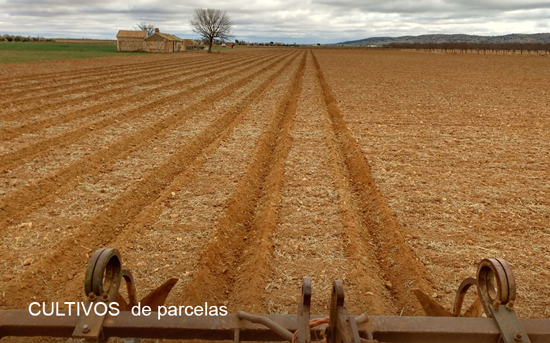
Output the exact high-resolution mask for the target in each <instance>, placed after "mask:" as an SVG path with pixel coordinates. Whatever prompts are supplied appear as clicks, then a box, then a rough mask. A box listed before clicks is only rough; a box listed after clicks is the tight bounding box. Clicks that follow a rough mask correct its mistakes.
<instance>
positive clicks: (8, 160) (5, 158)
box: [0, 58, 269, 170]
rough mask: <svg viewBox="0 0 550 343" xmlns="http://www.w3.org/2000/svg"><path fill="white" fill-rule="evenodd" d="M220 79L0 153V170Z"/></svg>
mask: <svg viewBox="0 0 550 343" xmlns="http://www.w3.org/2000/svg"><path fill="white" fill-rule="evenodd" d="M267 59H269V58H265V59H260V60H257V59H256V60H254V62H253V63H252V64H251V65H250V66H249V65H247V64H245V65H244V66H243V65H242V64H243V62H245V63H246V62H247V60H245V61H242V62H240V63H239V64H240V65H241V66H240V67H238V68H237V69H235V66H234V65H230V66H227V67H224V68H220V69H216V70H214V71H209V72H207V73H203V74H198V75H195V74H193V75H194V76H193V77H199V76H200V77H202V78H209V77H212V76H216V75H218V74H222V73H224V72H226V71H233V72H232V73H231V74H230V75H236V74H237V72H242V71H244V70H246V69H247V68H249V67H251V66H254V65H257V64H258V63H260V62H262V61H265V60H267ZM222 78H223V79H225V78H226V77H225V76H224V75H221V76H217V77H214V78H211V79H208V81H207V82H205V83H202V84H199V85H196V86H191V87H190V88H183V89H182V90H181V91H179V92H178V93H175V94H171V95H169V96H166V97H163V98H160V99H155V100H153V101H152V102H149V103H145V104H142V105H141V106H139V107H136V108H133V109H131V110H129V111H125V112H121V113H119V114H116V115H112V116H109V117H107V118H105V119H103V120H100V121H98V122H94V123H93V124H92V126H93V130H90V126H89V125H86V126H85V127H79V128H77V129H76V130H72V131H69V132H66V133H64V134H61V135H58V136H55V137H53V138H50V139H46V140H42V141H39V142H37V143H35V144H33V145H30V146H26V147H24V148H22V149H19V150H16V151H14V152H11V153H8V154H4V155H2V161H1V163H0V168H1V169H4V170H10V169H13V168H15V167H16V166H17V165H20V164H21V163H24V162H25V161H28V160H29V159H31V158H33V157H35V156H37V155H39V154H40V153H42V152H44V151H47V150H51V149H53V148H54V147H60V146H66V145H69V144H71V143H72V142H74V141H76V140H78V139H82V137H85V136H86V135H90V134H92V133H95V134H97V131H99V130H102V129H104V128H106V127H109V126H110V125H113V124H117V123H119V122H121V121H128V120H131V119H132V118H135V117H136V116H139V115H141V114H143V113H145V112H146V111H149V110H151V109H153V108H161V107H167V106H170V103H171V102H173V101H174V100H176V99H178V98H179V97H181V96H184V95H186V94H191V93H193V92H197V91H198V90H200V89H204V88H205V87H207V86H208V85H213V84H216V83H217V82H219V79H222ZM187 83H188V81H185V80H184V81H178V82H176V84H171V85H170V87H178V88H179V87H181V86H185V85H186V84H187ZM159 87H166V86H159ZM138 99H141V100H144V99H143V96H142V95H141V94H137V95H135V96H132V97H131V98H130V99H129V100H127V101H126V102H128V101H132V100H138ZM113 102H115V103H117V104H123V103H120V102H119V101H118V100H114V101H113ZM144 102H145V101H144ZM105 107H108V108H109V109H111V110H112V109H113V108H116V107H117V105H116V104H113V106H109V104H101V108H105ZM73 114H74V115H78V116H81V115H92V114H93V113H86V112H79V111H76V112H74V113H73ZM69 116H71V114H69Z"/></svg>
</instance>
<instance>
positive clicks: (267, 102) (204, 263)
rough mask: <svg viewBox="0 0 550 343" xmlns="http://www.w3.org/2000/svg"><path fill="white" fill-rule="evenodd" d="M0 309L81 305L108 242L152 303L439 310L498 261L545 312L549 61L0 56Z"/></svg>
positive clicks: (281, 53)
mask: <svg viewBox="0 0 550 343" xmlns="http://www.w3.org/2000/svg"><path fill="white" fill-rule="evenodd" d="M0 80H1V82H0V90H1V91H2V97H1V98H0V232H2V234H1V236H0V256H2V259H1V261H0V308H1V309H12V308H27V306H28V304H29V303H30V302H32V301H47V302H50V301H58V302H64V301H77V300H82V297H83V292H82V284H83V277H84V272H85V267H86V263H87V261H88V258H89V257H90V256H91V254H92V253H93V252H94V251H95V250H96V249H98V248H101V247H112V248H117V249H119V251H120V252H121V255H122V258H123V264H124V266H125V267H126V268H128V269H130V270H132V271H133V273H134V276H135V278H136V282H137V286H138V292H139V293H140V294H141V295H144V294H145V293H146V292H148V291H149V290H151V289H153V288H155V287H156V286H158V285H160V284H161V283H162V282H164V281H165V280H166V279H168V278H170V277H178V278H180V281H179V282H178V284H177V285H176V287H175V289H174V291H173V292H172V293H171V295H170V297H169V298H168V300H167V304H168V305H183V304H191V305H192V304H201V303H204V301H208V302H209V303H211V304H219V305H222V304H224V305H227V306H228V307H229V310H230V312H235V311H237V310H241V309H242V310H248V311H252V312H256V313H267V312H269V313H295V311H296V309H297V304H298V299H299V297H298V294H299V292H300V282H301V278H302V277H303V276H311V277H312V283H313V311H314V312H315V313H327V311H328V306H329V296H330V288H331V284H332V280H334V279H341V280H342V281H343V283H344V286H345V289H346V299H347V304H348V309H349V310H350V312H352V313H360V312H363V311H368V312H369V313H370V314H385V315H395V314H397V315H399V314H403V315H422V314H423V312H422V310H421V307H420V306H419V305H418V304H417V301H416V299H415V298H414V295H412V289H414V288H421V289H423V290H424V291H425V292H427V293H428V294H430V295H432V296H434V297H437V298H438V301H439V302H441V303H442V304H444V305H445V306H446V307H451V306H452V300H453V297H454V294H453V293H454V291H455V290H456V288H457V287H458V285H459V283H460V282H461V281H462V279H463V278H465V277H467V276H474V275H475V268H476V265H477V263H478V262H479V261H480V260H481V259H482V258H483V257H503V258H506V259H507V260H508V261H509V262H510V263H511V265H512V267H513V269H514V271H515V273H516V280H517V282H518V293H519V295H518V301H517V308H518V311H519V312H520V314H521V315H522V316H524V317H550V282H549V280H550V262H548V261H550V248H549V247H550V181H549V176H550V156H549V155H550V110H549V108H550V82H548V80H550V68H549V64H548V61H547V59H546V58H542V57H538V56H477V55H439V54H427V53H414V52H399V51H364V50H359V51H355V50H321V49H314V50H311V51H310V50H305V49H266V50H260V49H258V50H255V49H250V50H238V51H231V52H227V53H223V54H213V55H211V56H207V55H204V54H178V55H174V56H169V55H162V56H140V57H127V58H126V57H124V58H121V57H119V58H116V59H98V60H93V61H92V62H88V61H76V62H70V63H62V62H56V63H33V64H30V65H29V66H25V64H19V65H17V66H16V67H13V66H9V67H8V66H2V67H0Z"/></svg>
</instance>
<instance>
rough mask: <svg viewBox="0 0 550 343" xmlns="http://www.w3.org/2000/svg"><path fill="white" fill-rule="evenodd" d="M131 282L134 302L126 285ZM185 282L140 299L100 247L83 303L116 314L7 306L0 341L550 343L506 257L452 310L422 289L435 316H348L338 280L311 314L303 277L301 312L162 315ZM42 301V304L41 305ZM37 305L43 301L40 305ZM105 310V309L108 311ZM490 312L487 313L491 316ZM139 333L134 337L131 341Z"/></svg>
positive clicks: (480, 273)
mask: <svg viewBox="0 0 550 343" xmlns="http://www.w3.org/2000/svg"><path fill="white" fill-rule="evenodd" d="M122 280H124V282H125V285H126V291H127V294H128V299H127V300H126V299H125V298H124V297H123V296H122V295H121V293H120V292H119V288H120V287H121V284H122ZM176 282H177V279H170V280H168V281H167V282H165V283H164V284H162V285H161V286H160V287H158V288H157V289H155V290H153V291H152V292H151V293H149V294H148V295H147V296H145V297H144V298H142V299H141V300H139V301H138V298H137V290H136V287H135V283H134V279H133V277H132V274H131V273H130V271H128V270H125V269H123V268H122V259H121V257H120V254H119V253H118V251H117V250H115V249H99V250H98V251H96V252H95V253H94V254H93V256H92V257H91V259H90V262H89V264H88V267H87V270H86V276H85V284H84V291H85V294H86V296H87V298H86V302H85V303H82V304H83V306H82V308H83V309H85V308H88V309H90V308H92V307H95V308H96V309H97V308H103V309H109V308H110V305H111V304H113V303H115V302H116V303H117V304H118V309H119V311H117V313H116V315H114V314H109V313H108V312H107V311H99V312H100V313H98V311H88V312H87V313H84V312H85V311H79V314H78V315H77V314H75V313H76V311H73V313H72V315H68V313H66V312H63V313H59V314H58V315H51V313H50V314H48V315H47V314H44V313H39V314H37V313H31V312H32V311H30V310H28V311H27V310H3V311H0V338H2V337H8V336H23V337H32V336H48V337H67V338H68V337H72V338H82V339H85V341H87V342H101V341H105V340H107V339H108V338H110V337H120V338H123V340H124V341H125V342H138V341H139V340H140V339H141V338H156V339H184V340H191V339H199V340H207V341H214V340H226V341H234V342H242V341H290V342H299V343H306V342H312V341H323V342H327V343H367V342H371V343H372V342H429V343H433V342H454V343H458V342H491V343H497V342H504V343H527V342H533V343H537V342H550V320H549V319H520V318H518V316H517V314H516V310H515V306H514V301H515V298H516V283H515V281H514V276H513V273H512V270H511V268H510V265H509V264H508V263H507V262H506V261H505V260H503V259H485V260H483V261H481V263H480V264H479V266H478V270H477V275H476V277H475V278H473V277H470V278H467V279H465V280H464V281H463V282H462V284H461V285H460V286H459V288H458V291H457V292H456V297H455V302H454V308H453V310H452V311H448V310H446V309H445V308H444V307H443V306H441V305H440V304H438V303H437V302H436V301H434V300H433V299H432V298H431V297H429V296H427V295H426V294H425V293H423V292H422V291H420V290H415V291H414V293H415V295H416V296H417V298H418V300H419V301H420V303H421V305H422V307H423V309H424V311H425V312H426V314H427V317H401V316H394V317H392V316H370V315H368V314H367V313H366V312H365V313H362V314H360V315H358V316H354V315H351V314H349V313H348V311H347V309H346V304H345V297H344V287H343V285H342V283H341V282H340V281H339V280H336V281H334V283H333V286H332V295H331V299H330V312H329V314H328V315H312V314H311V313H310V305H311V297H312V285H311V280H310V279H309V278H304V279H303V280H302V293H301V297H300V302H299V304H297V305H298V306H297V314H295V315H290V314H289V315H280V314H271V315H263V314H260V315H258V314H249V313H245V312H243V311H240V312H238V313H234V314H227V315H215V316H212V315H210V316H205V315H204V316H203V315H191V316H189V315H183V316H179V315H178V316H162V317H161V316H157V314H159V313H160V311H161V310H162V309H166V307H165V306H164V303H165V300H166V298H167V296H168V294H169V292H170V291H171V289H172V287H173V286H174V285H175V283H176ZM473 288H475V289H476V293H475V294H476V295H477V298H476V300H475V301H473V303H472V304H471V305H470V306H469V308H468V309H466V310H465V311H464V312H463V311H462V307H463V303H464V299H465V296H466V293H467V291H468V290H470V289H473ZM35 304H37V303H35ZM138 304H139V306H141V307H144V306H149V307H150V308H151V309H152V312H151V313H150V315H149V316H135V315H134V313H133V312H132V311H131V308H133V307H135V306H136V305H138ZM36 306H37V308H38V307H39V306H40V304H37V305H36ZM102 312H105V313H102ZM483 314H485V317H486V318H483V317H482V316H483ZM128 337H131V338H128Z"/></svg>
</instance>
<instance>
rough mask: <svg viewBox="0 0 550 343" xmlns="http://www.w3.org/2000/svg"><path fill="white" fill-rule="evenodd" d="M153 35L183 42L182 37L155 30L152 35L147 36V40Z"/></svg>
mask: <svg viewBox="0 0 550 343" xmlns="http://www.w3.org/2000/svg"><path fill="white" fill-rule="evenodd" d="M154 36H161V37H162V38H164V39H165V40H167V41H179V42H183V39H181V38H179V37H176V36H174V35H171V34H168V33H161V32H157V33H155V34H154V35H152V36H149V37H147V38H146V39H147V40H149V39H150V38H151V37H154Z"/></svg>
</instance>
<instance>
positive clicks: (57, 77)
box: [0, 56, 199, 91]
mask: <svg viewBox="0 0 550 343" xmlns="http://www.w3.org/2000/svg"><path fill="white" fill-rule="evenodd" d="M198 58H199V57H197V58H195V57H194V56H193V57H188V59H192V60H194V59H198ZM173 60H174V59H173V58H166V59H162V60H160V59H159V60H155V61H153V62H138V63H125V64H124V65H120V66H108V67H98V68H86V69H84V70H82V71H80V72H74V71H64V72H52V73H45V74H40V75H39V76H34V77H33V76H28V75H25V76H16V77H8V78H3V79H0V82H2V83H3V84H4V82H6V83H5V84H14V83H17V82H23V83H30V82H34V81H38V82H39V81H42V80H48V79H52V78H54V80H59V81H63V80H64V77H65V76H66V77H67V79H72V78H73V77H75V76H78V77H82V76H84V77H85V76H88V75H96V74H97V73H102V72H111V71H114V72H117V71H121V70H133V69H134V68H140V67H146V66H149V65H156V64H158V63H163V62H164V61H173ZM10 88H11V87H10V86H7V87H2V88H0V91H2V90H5V89H10Z"/></svg>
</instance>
